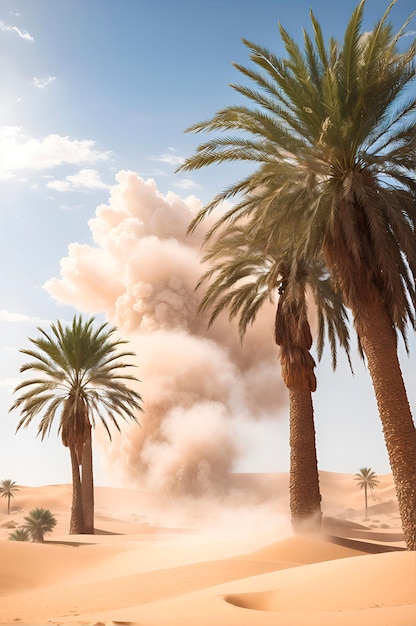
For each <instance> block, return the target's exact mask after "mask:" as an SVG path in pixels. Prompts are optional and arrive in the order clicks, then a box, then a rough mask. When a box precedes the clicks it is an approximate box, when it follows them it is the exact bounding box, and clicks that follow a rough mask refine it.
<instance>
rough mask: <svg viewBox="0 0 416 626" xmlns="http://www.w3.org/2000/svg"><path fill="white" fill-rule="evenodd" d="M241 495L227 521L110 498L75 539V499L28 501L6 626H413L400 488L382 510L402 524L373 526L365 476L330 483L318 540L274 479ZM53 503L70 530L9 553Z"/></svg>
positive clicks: (14, 518) (105, 491)
mask: <svg viewBox="0 0 416 626" xmlns="http://www.w3.org/2000/svg"><path fill="white" fill-rule="evenodd" d="M245 482H246V488H247V498H246V499H247V502H248V503H249V504H248V505H247V506H245V507H244V505H243V501H244V484H245ZM277 482H278V483H279V485H282V484H283V483H284V482H285V477H282V476H280V475H279V477H278V481H277ZM236 484H238V489H240V492H241V494H242V496H243V497H242V498H241V500H240V501H239V502H237V500H236V499H235V498H234V500H233V507H234V508H231V507H230V509H229V510H225V508H226V504H225V501H224V500H222V501H221V502H220V503H219V504H218V503H217V505H218V507H219V508H218V509H216V508H215V507H214V505H213V503H209V502H207V503H205V504H204V503H203V502H199V503H195V506H193V504H192V502H191V501H189V502H187V503H186V506H185V505H184V503H182V505H181V506H180V507H178V508H177V510H174V507H173V503H172V502H167V503H166V502H162V500H161V499H160V498H158V497H157V496H156V494H147V493H144V492H140V491H138V490H124V489H120V490H118V489H113V488H104V487H98V488H97V497H96V505H97V507H96V508H97V511H96V512H97V515H96V525H97V527H98V528H99V532H98V533H97V534H96V535H93V536H88V535H83V536H69V535H68V522H69V506H70V486H68V485H51V486H49V487H48V486H46V487H39V488H36V487H34V488H29V487H25V488H23V489H22V494H21V495H22V498H19V494H17V495H18V497H17V498H16V501H14V502H13V506H12V511H11V515H10V516H7V515H5V514H4V513H3V514H2V513H1V512H0V626H6V625H7V626H11V624H20V625H21V626H28V625H30V626H47V625H48V624H55V625H56V626H58V625H62V626H66V625H69V624H74V625H75V624H77V625H78V626H81V625H82V626H93V625H95V624H97V625H100V626H103V625H105V626H109V625H110V624H117V623H119V624H123V623H124V624H131V625H132V626H133V625H137V626H195V624H198V626H276V625H277V624H284V626H415V624H416V553H414V552H407V551H406V550H404V549H403V548H404V543H403V540H402V534H401V528H400V525H399V523H398V522H397V509H396V508H395V506H396V503H395V501H394V500H392V498H391V489H392V479H391V476H389V475H388V476H385V477H382V484H381V488H380V492H379V493H378V494H377V497H378V498H379V501H378V502H376V503H375V504H374V506H375V505H376V504H380V503H381V504H382V503H383V497H384V494H387V495H385V497H386V498H388V500H387V502H388V503H389V505H390V509H391V512H387V513H383V514H382V515H380V514H379V515H378V516H377V517H375V515H373V512H374V511H371V512H370V519H369V520H364V519H363V511H362V506H363V502H362V494H360V493H359V492H358V497H357V488H356V486H355V485H354V482H353V477H352V476H349V475H344V474H341V475H339V474H331V473H330V472H326V473H324V475H323V479H322V492H323V503H324V512H325V513H326V517H325V523H324V530H323V534H322V535H321V536H307V537H306V536H293V535H292V533H291V530H290V524H289V523H288V519H289V518H288V511H286V513H281V512H280V513H279V514H278V516H276V511H281V509H282V500H283V501H285V496H283V498H282V499H281V500H279V502H278V503H277V502H276V501H274V500H273V499H274V498H276V493H275V491H274V489H273V477H272V475H267V476H265V477H264V482H263V483H262V479H261V476H259V475H257V476H250V475H239V476H238V477H236ZM259 485H260V486H261V489H260V490H259V491H260V493H261V497H260V501H259V502H258V503H257V504H256V502H255V499H253V493H254V492H255V490H256V489H257V488H258V487H259ZM241 490H242V491H241ZM253 490H254V491H253ZM268 497H269V500H268ZM45 503H49V504H50V505H51V508H52V510H53V511H54V512H56V515H57V518H58V526H57V528H56V529H55V531H54V533H53V534H52V535H51V536H50V537H49V538H48V539H47V541H46V542H45V544H44V545H41V544H32V543H20V542H12V541H8V540H7V537H8V533H9V532H10V529H8V528H6V527H5V526H7V525H10V524H14V525H18V524H19V523H21V520H22V519H23V516H24V515H25V514H26V513H27V511H28V510H29V509H30V508H31V507H33V506H45ZM268 506H269V508H268V509H267V507H268ZM341 511H344V513H345V512H346V511H348V512H349V513H350V516H349V518H347V517H345V515H344V516H343V514H342V513H341ZM351 512H352V514H351ZM260 515H263V518H262V519H261V517H260ZM250 516H251V519H250ZM181 522H182V523H181ZM370 526H372V528H371V527H370ZM357 533H358V534H360V533H361V535H362V536H360V537H359V538H357ZM354 536H355V538H351V537H354ZM390 538H391V540H390ZM384 550H388V551H384ZM370 552H372V553H370ZM279 616H280V617H279ZM282 620H283V621H282Z"/></svg>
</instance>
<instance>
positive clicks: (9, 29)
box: [0, 22, 35, 41]
mask: <svg viewBox="0 0 416 626" xmlns="http://www.w3.org/2000/svg"><path fill="white" fill-rule="evenodd" d="M0 30H2V31H4V32H14V33H16V34H17V35H19V37H21V38H22V39H26V40H27V41H35V39H34V37H32V35H31V34H30V33H28V32H27V30H20V28H17V26H9V25H8V24H5V23H4V22H0Z"/></svg>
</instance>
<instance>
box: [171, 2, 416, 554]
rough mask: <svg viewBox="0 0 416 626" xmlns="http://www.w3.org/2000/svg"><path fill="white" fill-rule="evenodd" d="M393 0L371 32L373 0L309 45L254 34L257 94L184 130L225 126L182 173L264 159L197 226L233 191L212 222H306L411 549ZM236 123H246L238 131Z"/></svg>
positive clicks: (408, 179)
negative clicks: (370, 394) (257, 40)
mask: <svg viewBox="0 0 416 626" xmlns="http://www.w3.org/2000/svg"><path fill="white" fill-rule="evenodd" d="M394 4H395V1H393V2H391V3H390V5H389V6H388V8H387V10H386V11H385V13H384V15H383V17H382V18H381V19H380V20H379V22H378V23H377V24H376V25H375V27H374V28H373V30H372V31H371V32H363V31H362V29H361V25H362V19H363V11H364V6H365V0H362V1H361V2H360V3H359V4H358V6H357V7H356V9H355V10H354V12H353V14H352V16H351V18H350V21H349V23H348V25H347V28H346V31H345V36H344V40H343V42H342V44H338V43H337V42H336V41H335V40H334V39H332V38H330V39H329V42H328V44H326V43H325V41H324V38H323V34H322V30H321V27H320V25H319V23H318V21H317V20H316V18H315V17H314V15H313V13H312V12H311V21H312V28H313V33H314V34H313V37H311V36H310V35H309V34H308V33H307V32H304V46H303V50H302V49H301V48H300V47H299V46H298V45H297V44H296V42H295V41H294V40H293V39H292V38H291V37H290V35H289V34H288V33H287V31H286V30H285V29H284V28H283V27H282V26H279V29H280V35H281V38H282V40H283V43H284V46H285V48H286V53H287V56H286V58H278V57H276V56H275V55H274V54H273V53H272V52H270V51H269V50H267V49H265V48H264V47H261V46H259V45H256V44H254V43H252V42H250V41H247V40H243V41H244V43H245V45H246V46H247V47H248V48H249V50H250V58H251V60H252V62H253V63H254V68H247V67H243V66H241V65H236V68H237V69H238V70H239V71H240V72H241V73H242V74H243V75H244V76H245V77H246V78H248V79H250V80H251V81H253V82H254V84H255V86H254V87H250V86H245V85H233V88H234V89H235V90H236V91H237V92H238V93H239V94H240V95H242V96H243V97H245V98H247V99H248V100H249V101H250V104H252V105H253V104H254V106H252V107H250V106H244V105H241V104H239V105H235V106H229V107H227V108H225V109H223V110H221V111H219V112H218V113H216V114H215V115H214V117H213V118H212V119H210V120H207V121H204V122H201V123H197V124H195V125H193V126H192V127H191V128H190V129H189V130H191V131H195V132H200V131H214V132H216V131H225V132H227V131H228V132H230V131H231V134H229V135H227V134H225V135H223V134H222V135H220V136H217V137H214V138H213V139H210V140H208V141H206V142H205V143H203V144H202V145H200V146H199V147H198V149H197V150H196V152H195V154H194V155H193V156H192V157H190V158H189V159H187V160H186V161H185V162H184V164H183V165H182V166H181V168H179V169H180V170H181V171H189V170H195V169H199V168H201V167H204V166H207V165H210V164H213V163H223V162H233V161H240V162H241V161H245V162H251V163H253V164H255V165H257V169H255V170H254V171H252V172H250V173H249V174H248V175H247V176H246V178H245V179H243V180H241V181H239V182H237V183H235V184H232V185H231V186H229V187H228V188H227V189H225V190H224V191H222V192H221V193H219V194H217V196H216V197H215V198H214V199H213V200H212V201H211V202H210V203H209V204H208V205H207V206H205V207H204V208H203V209H202V210H201V211H200V212H199V213H198V214H197V215H196V217H195V218H194V220H193V221H192V223H191V225H190V229H189V230H190V231H192V230H193V229H195V228H196V226H197V225H198V224H199V223H200V222H201V221H202V220H204V218H205V217H206V216H207V215H208V214H210V213H211V211H212V210H213V209H214V208H215V207H217V206H218V205H219V204H220V203H221V202H222V201H223V200H226V199H230V198H236V199H237V202H236V204H235V205H234V206H233V207H232V208H231V209H228V210H227V211H226V212H225V213H224V214H223V215H222V216H221V217H220V218H219V219H218V220H217V221H216V222H215V223H214V226H213V227H211V229H210V231H209V232H208V235H207V236H208V237H210V236H212V235H213V233H215V231H216V230H217V229H218V228H219V227H220V226H221V225H223V224H224V223H227V222H229V221H232V220H235V219H236V218H237V217H240V216H246V217H247V218H248V217H250V219H252V220H255V221H256V222H257V223H258V224H259V225H260V224H270V223H274V224H275V228H274V232H278V229H279V227H280V225H282V224H284V223H285V220H287V219H288V216H290V218H291V219H296V220H297V224H298V226H297V230H298V231H299V233H298V234H297V235H296V240H295V245H296V249H297V254H299V253H301V256H303V257H304V258H307V259H309V258H313V257H316V256H318V257H319V256H320V255H322V254H323V256H324V259H325V264H326V267H327V268H328V270H329V272H330V274H331V276H332V278H333V281H334V284H335V286H336V288H337V289H339V290H340V292H341V294H342V296H343V299H344V302H345V304H346V306H347V307H349V308H350V309H351V312H352V316H353V320H354V326H355V329H356V332H357V336H358V342H359V349H360V351H361V352H362V354H363V355H364V356H365V358H366V361H367V365H368V369H369V372H370V375H371V378H372V382H373V387H374V390H375V395H376V399H377V404H378V410H379V415H380V419H381V423H382V428H383V431H384V436H385V442H386V448H387V451H388V455H389V460H390V465H391V468H392V472H393V477H394V482H395V488H396V492H397V497H398V501H399V507H400V514H401V519H402V525H403V531H404V535H405V539H406V544H407V547H408V549H416V490H415V488H414V485H415V481H416V431H415V425H414V423H413V419H412V415H411V411H410V406H409V401H408V398H407V393H406V389H405V386H404V382H403V377H402V373H401V369H400V364H399V361H398V356H397V336H398V335H401V336H402V337H403V339H404V343H405V346H406V347H407V338H406V331H407V329H408V325H409V324H410V325H411V326H413V327H415V325H416V322H415V306H416V292H415V280H416V234H415V231H416V209H415V206H416V202H415V201H416V179H415V175H414V163H415V153H416V118H415V115H414V111H415V98H414V95H413V94H412V93H411V92H410V91H407V89H408V88H409V86H410V84H411V81H412V80H413V79H414V75H415V71H414V58H415V50H416V46H415V43H414V42H413V43H411V44H410V46H409V47H408V48H407V49H405V50H404V51H402V52H401V51H400V50H399V43H400V44H401V43H402V42H403V39H402V36H403V34H404V33H405V28H406V26H407V24H408V23H409V21H410V19H411V18H412V16H410V17H409V19H408V20H407V21H406V23H405V24H404V26H403V27H402V28H401V29H400V31H399V32H398V33H397V34H394V33H393V31H392V27H391V25H390V24H389V23H388V16H389V13H390V11H391V9H392V6H393V5H394ZM240 131H241V132H240Z"/></svg>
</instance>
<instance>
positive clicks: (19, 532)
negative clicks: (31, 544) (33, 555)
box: [9, 528, 30, 541]
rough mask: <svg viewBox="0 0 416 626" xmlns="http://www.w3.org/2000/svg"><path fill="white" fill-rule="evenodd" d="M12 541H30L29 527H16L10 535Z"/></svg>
mask: <svg viewBox="0 0 416 626" xmlns="http://www.w3.org/2000/svg"><path fill="white" fill-rule="evenodd" d="M9 539H10V541H29V539H30V533H29V531H28V529H27V528H16V530H14V531H13V532H12V533H10V535H9Z"/></svg>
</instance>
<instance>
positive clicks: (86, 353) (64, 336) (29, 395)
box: [10, 316, 142, 534]
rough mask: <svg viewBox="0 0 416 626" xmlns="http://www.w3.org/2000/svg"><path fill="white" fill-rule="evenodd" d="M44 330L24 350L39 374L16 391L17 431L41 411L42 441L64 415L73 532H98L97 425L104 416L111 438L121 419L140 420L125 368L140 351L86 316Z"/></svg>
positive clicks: (137, 397) (29, 366)
mask: <svg viewBox="0 0 416 626" xmlns="http://www.w3.org/2000/svg"><path fill="white" fill-rule="evenodd" d="M38 330H39V331H40V333H41V337H39V338H38V339H30V341H31V342H32V344H33V345H34V346H35V348H36V349H32V350H29V349H25V350H21V352H22V353H23V354H25V355H27V356H29V357H31V358H33V359H34V360H33V361H31V362H29V363H26V364H25V365H23V366H22V367H21V369H20V371H21V372H35V373H36V374H37V375H38V376H37V377H35V378H29V379H27V380H24V381H23V382H21V383H20V384H19V385H17V387H16V389H15V393H18V392H20V395H19V396H18V398H17V399H16V400H15V402H14V404H13V406H12V407H11V409H10V410H13V409H20V410H21V419H20V421H19V423H18V425H17V428H16V430H17V431H18V430H19V429H20V428H22V427H24V428H26V427H27V426H29V424H30V423H31V421H32V420H33V418H34V417H36V416H37V415H39V414H40V415H41V416H42V417H41V421H40V424H39V427H38V435H40V436H41V438H42V439H43V438H44V437H45V436H46V435H48V434H49V432H50V430H51V427H52V424H53V421H54V419H55V415H56V414H57V413H59V414H60V420H59V425H58V432H59V433H60V434H61V438H62V443H63V444H64V446H66V447H68V448H69V452H70V456H71V466H72V483H73V498H72V511H71V522H70V533H71V534H77V533H93V532H94V488H93V470H92V444H91V427H93V426H95V423H96V419H97V418H99V419H100V421H101V423H102V424H103V425H104V427H105V429H106V430H107V433H108V436H109V437H110V439H111V431H110V424H111V425H113V426H114V427H115V428H116V429H117V430H119V431H120V425H119V423H118V421H117V419H118V418H121V419H124V420H132V421H133V422H136V423H137V421H138V420H137V413H138V412H139V411H140V410H142V409H141V396H140V394H139V393H137V392H136V391H134V390H132V389H131V388H130V386H128V385H132V384H135V383H136V382H137V379H136V378H135V377H134V376H132V375H129V374H127V373H124V372H123V370H124V369H126V368H128V367H132V365H131V364H130V363H126V362H125V361H124V359H125V358H126V357H130V356H134V353H133V352H127V351H122V352H118V349H119V348H120V346H121V345H123V344H125V343H126V342H125V341H123V340H121V339H115V338H114V337H113V335H114V333H115V332H116V328H115V327H109V326H108V324H107V323H104V324H101V325H100V326H98V328H94V318H93V317H91V318H90V319H88V320H87V321H86V322H84V321H83V319H82V317H81V316H74V319H73V322H72V324H71V325H70V326H67V327H64V326H63V325H62V324H61V322H60V321H58V322H57V324H51V331H52V332H51V333H49V334H48V333H47V332H46V331H44V330H42V329H41V328H38ZM80 466H81V467H82V477H81V473H80Z"/></svg>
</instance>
